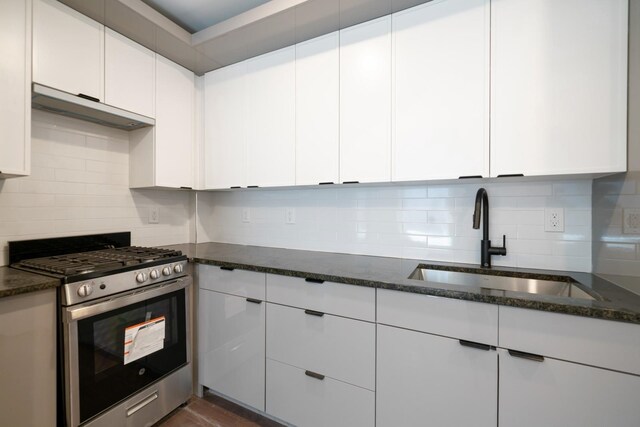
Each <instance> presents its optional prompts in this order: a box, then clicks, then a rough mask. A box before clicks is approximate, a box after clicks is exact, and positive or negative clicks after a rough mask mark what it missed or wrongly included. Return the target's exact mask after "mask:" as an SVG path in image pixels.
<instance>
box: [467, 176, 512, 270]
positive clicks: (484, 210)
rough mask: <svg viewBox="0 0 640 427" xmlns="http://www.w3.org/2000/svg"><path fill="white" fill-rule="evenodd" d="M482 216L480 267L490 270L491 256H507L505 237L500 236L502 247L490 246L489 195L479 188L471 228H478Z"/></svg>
mask: <svg viewBox="0 0 640 427" xmlns="http://www.w3.org/2000/svg"><path fill="white" fill-rule="evenodd" d="M481 216H482V241H481V242H480V266H481V267H485V268H491V255H501V256H505V255H506V254H507V245H506V240H507V239H506V236H502V247H501V248H500V247H493V246H491V240H489V195H488V194H487V190H485V189H484V188H480V189H479V190H478V192H477V193H476V204H475V208H474V211H473V228H475V229H478V228H480V217H481Z"/></svg>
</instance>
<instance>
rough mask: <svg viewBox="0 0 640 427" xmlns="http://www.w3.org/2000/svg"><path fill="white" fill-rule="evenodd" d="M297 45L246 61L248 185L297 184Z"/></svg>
mask: <svg viewBox="0 0 640 427" xmlns="http://www.w3.org/2000/svg"><path fill="white" fill-rule="evenodd" d="M295 72H296V69H295V46H290V47H286V48H284V49H280V50H277V51H275V52H270V53H267V54H265V55H261V56H258V57H256V58H252V59H249V60H248V61H247V75H246V94H247V102H246V108H245V111H246V115H245V118H246V122H245V124H244V125H245V126H244V128H245V129H246V135H247V185H249V186H254V185H255V186H260V187H271V186H285V185H294V184H295Z"/></svg>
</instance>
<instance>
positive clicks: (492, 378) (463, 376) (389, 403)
mask: <svg viewBox="0 0 640 427" xmlns="http://www.w3.org/2000/svg"><path fill="white" fill-rule="evenodd" d="M462 343H464V344H466V345H461V342H460V341H459V340H457V339H452V338H446V337H441V336H437V335H431V334H426V333H421V332H415V331H410V330H406V329H400V328H394V327H390V326H384V325H378V336H377V346H378V350H377V387H376V393H377V394H376V401H377V403H376V425H377V426H378V427H384V426H425V425H433V426H495V425H496V421H497V413H496V406H497V398H498V388H497V387H498V360H497V359H498V356H497V352H496V351H495V350H493V349H489V346H485V347H484V348H483V346H476V347H473V346H470V345H473V343H467V342H462Z"/></svg>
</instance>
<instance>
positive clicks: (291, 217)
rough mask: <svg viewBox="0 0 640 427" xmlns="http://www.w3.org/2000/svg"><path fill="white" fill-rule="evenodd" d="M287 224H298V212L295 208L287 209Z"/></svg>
mask: <svg viewBox="0 0 640 427" xmlns="http://www.w3.org/2000/svg"><path fill="white" fill-rule="evenodd" d="M285 222H286V223H287V224H295V223H296V210H295V209H294V208H287V209H285Z"/></svg>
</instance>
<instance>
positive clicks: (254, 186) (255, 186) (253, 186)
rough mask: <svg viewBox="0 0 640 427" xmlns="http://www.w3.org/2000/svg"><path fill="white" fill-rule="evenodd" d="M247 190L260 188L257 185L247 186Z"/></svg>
mask: <svg viewBox="0 0 640 427" xmlns="http://www.w3.org/2000/svg"><path fill="white" fill-rule="evenodd" d="M247 188H258V186H257V185H247Z"/></svg>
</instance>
